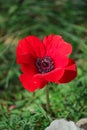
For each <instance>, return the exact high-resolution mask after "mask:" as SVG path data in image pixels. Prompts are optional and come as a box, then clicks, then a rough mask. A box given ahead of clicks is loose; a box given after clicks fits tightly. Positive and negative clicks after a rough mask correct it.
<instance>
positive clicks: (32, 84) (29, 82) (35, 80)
mask: <svg viewBox="0 0 87 130" xmlns="http://www.w3.org/2000/svg"><path fill="white" fill-rule="evenodd" d="M20 81H21V82H22V84H23V87H24V88H25V89H26V90H28V91H30V92H34V91H35V90H37V89H41V88H43V87H44V86H45V85H46V84H47V81H45V80H44V79H42V77H34V76H31V75H30V74H22V75H21V76H20Z"/></svg>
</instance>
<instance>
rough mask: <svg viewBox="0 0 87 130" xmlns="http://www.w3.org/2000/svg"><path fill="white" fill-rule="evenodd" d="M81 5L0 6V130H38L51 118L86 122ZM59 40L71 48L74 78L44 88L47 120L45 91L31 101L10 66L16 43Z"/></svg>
mask: <svg viewBox="0 0 87 130" xmlns="http://www.w3.org/2000/svg"><path fill="white" fill-rule="evenodd" d="M86 6H87V4H86V0H76V1H75V0H59V1H58V0H54V1H52V0H44V1H42V0H32V1H31V0H26V1H24V0H15V1H11V0H7V1H5V0H1V1H0V93H1V94H0V130H38V129H39V130H44V129H45V128H46V126H48V124H49V123H50V122H51V121H52V120H53V119H54V118H62V117H63V118H67V119H71V120H74V121H77V120H79V119H80V118H82V117H87V101H86V100H87V37H86V35H87V30H86V27H87V25H86V22H87V20H86V17H87V7H86ZM51 33H54V34H59V35H62V36H63V38H64V39H65V40H66V41H68V42H70V43H71V44H72V46H73V54H72V57H73V58H74V59H75V60H76V62H77V66H78V77H77V78H76V79H75V80H74V81H72V82H71V83H69V84H64V85H54V84H50V101H51V110H52V113H51V115H49V114H47V111H46V100H45V90H44V89H42V90H38V91H37V92H36V93H35V94H34V95H32V94H31V93H28V92H27V91H26V90H24V89H23V88H22V87H21V84H20V82H19V79H18V77H19V75H20V71H19V68H18V65H16V63H15V49H16V45H17V43H18V40H19V39H20V38H22V37H24V36H27V35H31V34H33V35H36V36H40V37H41V38H43V36H45V35H48V34H51Z"/></svg>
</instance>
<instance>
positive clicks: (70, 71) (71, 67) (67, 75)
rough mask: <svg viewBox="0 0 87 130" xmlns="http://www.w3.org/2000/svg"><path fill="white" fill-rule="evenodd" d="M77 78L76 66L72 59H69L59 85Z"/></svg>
mask: <svg viewBox="0 0 87 130" xmlns="http://www.w3.org/2000/svg"><path fill="white" fill-rule="evenodd" d="M76 76H77V69H76V64H75V62H74V61H73V60H72V59H69V64H68V66H67V67H66V68H65V70H64V75H63V76H62V78H61V79H60V80H59V83H67V82H70V81H71V80H73V79H74V78H75V77H76Z"/></svg>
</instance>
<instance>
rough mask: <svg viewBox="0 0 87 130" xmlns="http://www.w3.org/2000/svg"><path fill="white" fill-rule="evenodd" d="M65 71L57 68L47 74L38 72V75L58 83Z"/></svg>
mask: <svg viewBox="0 0 87 130" xmlns="http://www.w3.org/2000/svg"><path fill="white" fill-rule="evenodd" d="M63 73H64V70H63V69H55V70H53V71H50V72H49V73H45V74H36V75H35V76H36V77H42V78H44V79H45V80H47V81H48V82H55V83H58V81H59V79H60V78H61V77H62V75H63Z"/></svg>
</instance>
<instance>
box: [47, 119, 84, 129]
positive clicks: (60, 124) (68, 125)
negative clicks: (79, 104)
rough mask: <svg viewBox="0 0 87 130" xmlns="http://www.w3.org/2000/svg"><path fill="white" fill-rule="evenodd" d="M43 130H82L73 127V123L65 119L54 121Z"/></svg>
mask: <svg viewBox="0 0 87 130" xmlns="http://www.w3.org/2000/svg"><path fill="white" fill-rule="evenodd" d="M45 130H84V129H82V128H79V127H77V126H76V125H75V123H74V122H73V121H67V120H65V119H59V120H54V121H53V122H52V123H51V124H50V126H49V127H47V128H46V129H45Z"/></svg>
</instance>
